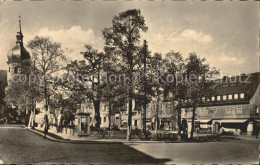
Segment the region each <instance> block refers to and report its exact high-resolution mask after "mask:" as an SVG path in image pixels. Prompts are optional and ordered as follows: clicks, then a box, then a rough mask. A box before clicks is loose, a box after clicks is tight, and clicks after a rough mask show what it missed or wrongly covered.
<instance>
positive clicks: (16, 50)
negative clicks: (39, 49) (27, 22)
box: [7, 16, 31, 87]
mask: <svg viewBox="0 0 260 165" xmlns="http://www.w3.org/2000/svg"><path fill="white" fill-rule="evenodd" d="M7 58H8V61H7V64H8V67H9V68H8V71H7V83H8V86H9V87H10V85H11V84H12V76H14V75H16V74H26V73H25V72H27V71H28V70H29V68H30V65H31V58H30V54H29V52H28V51H27V50H26V49H25V48H24V45H23V33H22V26H21V17H20V16H19V31H18V32H17V35H16V44H15V46H14V47H13V48H12V49H11V50H10V51H9V52H8V54H7Z"/></svg>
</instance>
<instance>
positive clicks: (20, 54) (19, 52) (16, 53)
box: [7, 42, 30, 62]
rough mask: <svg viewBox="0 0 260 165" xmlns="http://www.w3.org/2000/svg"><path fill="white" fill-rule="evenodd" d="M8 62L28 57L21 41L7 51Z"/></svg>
mask: <svg viewBox="0 0 260 165" xmlns="http://www.w3.org/2000/svg"><path fill="white" fill-rule="evenodd" d="M7 58H8V62H12V61H20V60H25V59H30V54H29V52H28V51H27V50H26V49H25V48H24V46H23V44H22V43H19V42H18V43H16V45H15V46H14V47H13V48H12V49H11V50H10V51H9V52H8V53H7Z"/></svg>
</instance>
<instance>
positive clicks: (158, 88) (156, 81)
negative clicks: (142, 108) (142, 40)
mask: <svg viewBox="0 0 260 165" xmlns="http://www.w3.org/2000/svg"><path fill="white" fill-rule="evenodd" d="M150 68H151V72H152V73H151V74H152V77H153V80H152V82H151V83H152V91H153V93H154V94H153V96H154V97H155V99H156V114H155V119H156V122H155V131H157V130H158V129H159V120H160V119H159V108H160V107H159V106H160V102H161V101H162V99H161V98H162V96H163V94H164V88H165V73H166V70H165V60H164V59H163V57H162V54H161V53H155V54H154V56H152V58H151V62H150Z"/></svg>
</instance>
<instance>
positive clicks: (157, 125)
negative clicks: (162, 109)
mask: <svg viewBox="0 0 260 165" xmlns="http://www.w3.org/2000/svg"><path fill="white" fill-rule="evenodd" d="M159 104H160V97H159V96H158V97H157V104H156V122H155V123H156V124H155V132H156V131H157V130H158V129H159Z"/></svg>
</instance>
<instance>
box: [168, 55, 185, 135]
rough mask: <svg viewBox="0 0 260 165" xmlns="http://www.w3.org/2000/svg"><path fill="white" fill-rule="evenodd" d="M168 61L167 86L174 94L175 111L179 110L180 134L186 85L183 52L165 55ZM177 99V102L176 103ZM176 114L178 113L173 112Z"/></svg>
mask: <svg viewBox="0 0 260 165" xmlns="http://www.w3.org/2000/svg"><path fill="white" fill-rule="evenodd" d="M165 57H166V59H167V60H166V61H165V65H166V71H167V74H168V75H166V77H167V76H168V78H166V88H167V93H168V92H169V93H171V95H172V98H171V99H172V104H173V105H176V107H175V108H174V109H173V111H175V110H177V124H178V129H179V134H180V128H181V104H182V102H181V101H182V100H183V99H185V93H186V92H185V86H183V82H182V79H181V78H182V76H183V73H184V60H183V57H182V54H181V53H179V52H174V51H170V52H169V53H167V54H166V55H165ZM176 101H177V104H176ZM173 114H176V113H173Z"/></svg>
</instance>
